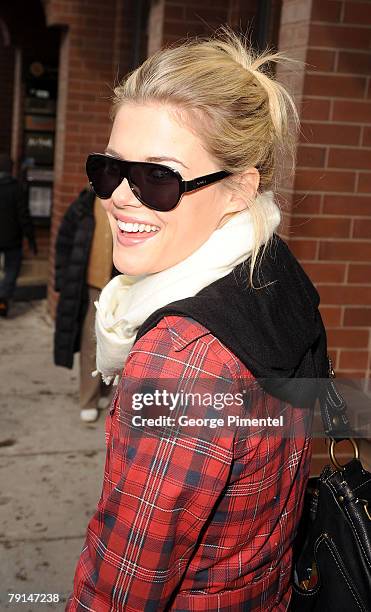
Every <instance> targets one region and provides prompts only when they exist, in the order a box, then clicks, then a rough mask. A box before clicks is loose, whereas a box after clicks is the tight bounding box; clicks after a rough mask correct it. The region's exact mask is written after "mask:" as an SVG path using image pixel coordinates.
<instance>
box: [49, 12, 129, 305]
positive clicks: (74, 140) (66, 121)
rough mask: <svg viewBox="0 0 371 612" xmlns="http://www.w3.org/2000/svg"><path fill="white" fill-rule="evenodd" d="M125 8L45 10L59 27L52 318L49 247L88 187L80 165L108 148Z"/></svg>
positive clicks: (120, 68)
mask: <svg viewBox="0 0 371 612" xmlns="http://www.w3.org/2000/svg"><path fill="white" fill-rule="evenodd" d="M126 4H127V3H118V2H116V1H115V0H107V1H106V2H104V3H103V2H101V1H100V0H89V1H87V0H63V1H54V0H50V2H48V3H47V5H46V17H47V23H48V25H59V26H63V27H64V32H63V35H62V40H61V49H60V63H59V85H58V87H59V97H58V108H57V129H56V152H55V166H54V170H55V183H54V198H53V218H52V227H51V249H50V275H49V276H50V282H49V291H48V300H49V308H50V310H51V312H52V314H54V312H55V307H56V300H57V296H56V294H55V293H54V291H53V289H52V283H53V278H54V244H55V238H56V234H57V231H58V228H59V224H60V221H61V219H62V217H63V214H64V212H65V211H66V209H67V207H68V206H69V204H70V203H71V202H72V201H73V200H74V199H75V198H76V196H77V195H78V194H79V192H80V191H81V190H82V189H83V188H84V187H86V186H87V178H86V175H85V160H86V156H87V155H88V153H90V152H91V151H102V150H103V149H104V147H105V146H106V145H107V142H108V136H109V129H110V121H109V117H108V114H109V108H110V97H111V96H112V85H113V83H114V81H115V80H117V78H118V76H120V74H121V73H122V72H123V71H125V69H127V66H125V65H124V64H125V61H126V59H127V58H125V50H127V49H128V44H127V42H126V41H125V43H124V44H123V45H122V47H121V44H120V40H121V39H122V37H123V35H124V33H125V28H126V29H128V28H129V27H130V21H129V19H128V15H129V14H130V11H126V21H125V24H123V19H122V15H123V11H124V10H125V8H126Z"/></svg>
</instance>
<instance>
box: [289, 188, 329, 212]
mask: <svg viewBox="0 0 371 612" xmlns="http://www.w3.org/2000/svg"><path fill="white" fill-rule="evenodd" d="M294 197H295V202H294V203H293V206H292V214H293V216H294V215H296V214H318V213H319V212H320V210H321V199H322V196H321V195H318V194H315V195H313V194H303V195H301V194H299V193H298V192H295V195H294Z"/></svg>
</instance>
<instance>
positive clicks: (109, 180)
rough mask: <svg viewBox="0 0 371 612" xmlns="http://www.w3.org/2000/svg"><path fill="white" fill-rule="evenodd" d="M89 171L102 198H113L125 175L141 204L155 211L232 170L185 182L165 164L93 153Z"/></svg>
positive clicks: (175, 203)
mask: <svg viewBox="0 0 371 612" xmlns="http://www.w3.org/2000/svg"><path fill="white" fill-rule="evenodd" d="M86 174H87V175H88V179H89V182H90V185H91V186H92V188H93V190H94V192H95V194H96V195H97V196H98V197H99V198H101V200H107V199H108V198H110V197H111V196H112V194H113V192H114V191H115V189H117V187H118V186H119V185H120V183H121V182H122V181H123V180H124V178H126V179H127V181H128V183H129V186H130V189H131V190H132V192H133V193H134V195H135V196H136V198H138V200H140V202H142V204H145V206H147V207H148V208H152V210H159V211H162V212H167V211H169V210H173V208H175V207H176V206H177V204H178V203H179V200H180V198H181V197H182V195H183V194H184V193H186V192H187V193H188V192H190V191H195V190H196V189H200V188H201V187H205V186H206V185H211V183H215V182H216V181H220V180H221V179H223V178H225V177H227V176H229V175H230V174H231V172H227V171H226V170H220V171H219V172H213V173H212V174H206V175H205V176H199V177H198V178H195V179H193V180H191V181H184V180H183V179H182V177H181V175H180V174H179V172H177V171H176V170H173V169H172V168H169V167H168V166H164V165H162V164H154V163H149V162H138V161H127V160H123V159H118V158H116V157H113V156H111V155H105V154H104V153H91V154H90V155H89V156H88V158H87V160H86Z"/></svg>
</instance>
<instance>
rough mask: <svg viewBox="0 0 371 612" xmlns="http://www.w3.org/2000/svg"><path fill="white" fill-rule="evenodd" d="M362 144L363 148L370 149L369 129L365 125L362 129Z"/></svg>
mask: <svg viewBox="0 0 371 612" xmlns="http://www.w3.org/2000/svg"><path fill="white" fill-rule="evenodd" d="M362 144H363V146H364V147H371V127H368V126H367V125H365V126H364V128H363V140H362Z"/></svg>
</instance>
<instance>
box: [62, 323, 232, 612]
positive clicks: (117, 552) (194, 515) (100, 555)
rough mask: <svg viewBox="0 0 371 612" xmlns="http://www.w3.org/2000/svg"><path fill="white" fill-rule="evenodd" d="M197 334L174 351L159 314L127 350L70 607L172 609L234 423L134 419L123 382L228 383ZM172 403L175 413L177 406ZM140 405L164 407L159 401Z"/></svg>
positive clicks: (206, 410) (228, 453) (216, 489)
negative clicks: (190, 424) (172, 424)
mask: <svg viewBox="0 0 371 612" xmlns="http://www.w3.org/2000/svg"><path fill="white" fill-rule="evenodd" d="M197 342H198V343H199V344H197ZM197 342H196V343H194V344H193V345H192V346H191V347H189V349H188V350H183V351H177V350H175V348H174V345H173V343H172V340H171V338H170V334H169V331H168V329H167V328H166V326H165V325H162V321H160V323H159V324H158V325H157V327H155V328H153V329H152V330H150V331H149V332H147V334H145V335H144V336H143V337H142V338H141V339H140V340H138V342H137V343H136V344H135V346H134V348H135V350H132V352H131V353H130V355H129V358H128V361H127V363H126V366H125V369H124V373H123V378H122V381H121V383H120V386H119V388H118V390H117V392H116V397H115V399H114V402H113V404H112V407H111V413H110V414H109V415H108V416H107V419H106V442H107V455H106V464H105V470H104V484H103V490H102V494H101V498H100V500H99V503H98V506H97V510H96V512H95V514H94V516H93V517H92V518H91V520H90V522H89V524H88V528H87V534H86V539H85V543H84V546H83V549H82V552H81V556H80V558H79V560H78V564H77V568H76V573H75V578H74V588H73V593H72V594H71V595H70V598H69V600H68V603H67V607H66V610H68V611H69V612H73V611H79V612H83V611H85V610H94V611H96V612H108V611H109V610H113V611H115V610H117V611H118V610H125V611H126V612H138V610H143V611H144V610H146V611H147V612H148V611H150V610H153V612H155V611H156V612H160V611H162V610H165V609H170V608H169V606H170V605H171V601H172V599H173V598H174V596H175V595H176V593H177V590H178V589H179V587H180V585H181V583H182V578H183V576H184V574H185V572H186V570H187V567H188V565H189V563H190V560H191V558H192V555H193V552H194V551H195V547H196V546H197V543H198V541H199V539H200V538H201V537H202V533H203V530H204V528H205V526H206V524H207V521H208V519H209V517H210V515H211V513H212V512H213V508H214V507H215V505H216V504H217V500H218V498H219V496H220V494H221V493H222V491H223V489H224V487H225V486H226V484H227V482H228V478H229V474H230V470H231V463H232V459H233V438H234V432H233V430H232V428H229V429H228V431H227V430H224V429H223V428H222V427H217V428H215V429H210V428H204V427H199V428H196V429H194V428H193V429H192V430H191V428H188V429H187V430H186V431H185V430H184V429H182V432H180V433H178V434H175V433H173V434H170V435H167V434H166V427H161V426H158V427H150V426H148V427H147V428H146V427H144V426H133V424H132V423H133V422H132V417H133V414H134V412H135V414H136V415H139V414H140V411H139V410H137V411H135V410H134V409H133V407H132V406H133V404H132V402H130V397H132V394H130V393H126V392H125V387H124V385H125V384H129V383H128V381H132V382H133V385H134V386H133V387H132V389H134V387H135V383H136V384H138V385H139V386H140V389H141V390H142V391H143V389H144V388H145V389H147V390H148V389H149V388H151V389H152V391H153V389H154V385H155V386H157V388H158V389H161V387H164V386H165V385H169V384H170V383H169V381H170V379H171V380H172V381H173V383H174V386H173V387H172V388H173V390H178V391H179V390H180V389H181V390H182V391H183V392H184V391H185V390H187V389H188V390H191V389H192V390H193V391H196V389H197V388H201V387H202V388H203V389H204V390H205V388H206V387H204V386H203V385H204V384H205V381H208V382H207V383H206V385H208V386H210V384H211V385H212V387H213V389H214V390H220V389H221V388H222V387H223V385H224V387H223V388H225V382H226V381H227V379H228V372H227V369H226V366H225V364H223V363H221V362H220V361H218V358H217V357H216V356H215V355H212V354H211V353H210V351H209V350H208V348H206V346H205V344H203V343H202V339H201V340H198V341H197ZM125 381H126V383H125ZM151 381H152V382H151ZM153 381H155V383H153ZM210 381H212V382H211V383H210ZM228 381H229V379H228ZM229 382H230V381H229ZM130 384H131V383H130ZM165 412H167V414H168V412H169V411H168V410H166V411H165V410H164V411H163V414H165ZM170 412H171V414H172V416H174V417H175V415H176V409H174V410H173V411H170ZM141 414H142V415H143V416H144V415H146V416H148V415H149V414H151V415H152V416H154V415H155V414H157V416H158V412H156V410H155V408H151V409H150V410H147V411H146V412H145V411H142V412H141ZM178 414H179V413H178ZM182 414H188V416H192V408H191V406H189V405H187V407H186V408H184V407H183V409H182ZM195 415H197V416H198V417H201V418H207V417H210V416H213V417H219V416H220V413H218V411H217V410H215V409H214V407H213V406H211V407H210V405H208V406H203V405H201V404H198V405H197V406H196V408H194V412H193V416H195ZM175 420H177V419H175Z"/></svg>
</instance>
